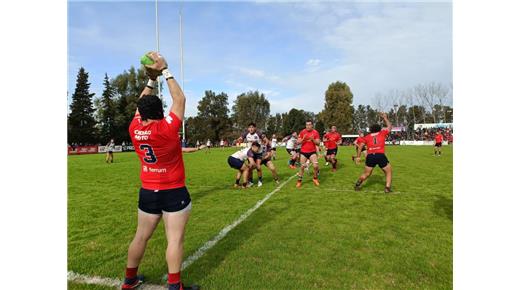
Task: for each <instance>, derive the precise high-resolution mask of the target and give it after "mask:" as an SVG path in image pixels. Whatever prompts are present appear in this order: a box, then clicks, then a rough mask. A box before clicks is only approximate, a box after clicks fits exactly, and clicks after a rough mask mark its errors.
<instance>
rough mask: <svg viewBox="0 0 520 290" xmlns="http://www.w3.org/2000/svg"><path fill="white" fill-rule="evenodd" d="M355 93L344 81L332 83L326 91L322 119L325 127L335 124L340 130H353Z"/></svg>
mask: <svg viewBox="0 0 520 290" xmlns="http://www.w3.org/2000/svg"><path fill="white" fill-rule="evenodd" d="M352 99H353V95H352V92H351V91H350V87H349V86H348V85H347V84H346V83H344V82H340V81H337V82H334V83H331V84H330V85H329V87H328V89H327V91H326V92H325V108H324V109H323V111H322V112H321V113H322V115H321V119H322V121H323V123H324V124H325V127H327V128H329V127H330V126H332V125H335V126H336V127H337V128H338V131H340V132H345V133H347V132H350V131H351V130H352V115H353V111H354V109H353V107H352Z"/></svg>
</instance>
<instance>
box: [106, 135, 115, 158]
mask: <svg viewBox="0 0 520 290" xmlns="http://www.w3.org/2000/svg"><path fill="white" fill-rule="evenodd" d="M115 145H116V144H115V143H114V139H110V142H108V144H107V146H106V147H107V156H106V158H105V161H106V163H114V146H115Z"/></svg>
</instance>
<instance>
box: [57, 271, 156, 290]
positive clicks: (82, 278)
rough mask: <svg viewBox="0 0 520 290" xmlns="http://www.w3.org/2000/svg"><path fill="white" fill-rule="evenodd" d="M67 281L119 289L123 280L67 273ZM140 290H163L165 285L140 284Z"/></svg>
mask: <svg viewBox="0 0 520 290" xmlns="http://www.w3.org/2000/svg"><path fill="white" fill-rule="evenodd" d="M67 280H69V281H72V282H76V283H81V284H94V285H100V286H108V287H116V288H119V287H121V285H122V284H123V280H118V279H112V278H104V277H98V276H87V275H83V274H78V273H74V272H72V271H69V272H68V273H67ZM139 289H141V290H164V289H165V285H154V284H141V286H140V287H139Z"/></svg>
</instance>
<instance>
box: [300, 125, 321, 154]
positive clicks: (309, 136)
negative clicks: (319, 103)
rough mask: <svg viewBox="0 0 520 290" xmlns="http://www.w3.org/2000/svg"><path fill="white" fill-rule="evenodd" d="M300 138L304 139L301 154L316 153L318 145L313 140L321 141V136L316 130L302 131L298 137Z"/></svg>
mask: <svg viewBox="0 0 520 290" xmlns="http://www.w3.org/2000/svg"><path fill="white" fill-rule="evenodd" d="M298 137H299V138H302V139H303V141H302V148H301V149H300V152H302V153H311V152H316V144H314V142H313V141H312V140H315V139H318V140H319V139H320V134H319V133H318V131H316V130H314V129H313V130H312V131H307V129H303V130H301V131H300V134H299V135H298Z"/></svg>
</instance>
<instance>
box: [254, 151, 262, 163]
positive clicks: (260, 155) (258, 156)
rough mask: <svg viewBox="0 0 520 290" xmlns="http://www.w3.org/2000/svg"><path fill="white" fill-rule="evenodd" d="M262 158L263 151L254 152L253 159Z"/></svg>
mask: <svg viewBox="0 0 520 290" xmlns="http://www.w3.org/2000/svg"><path fill="white" fill-rule="evenodd" d="M258 159H262V153H253V160H255V161H256V160H258Z"/></svg>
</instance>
